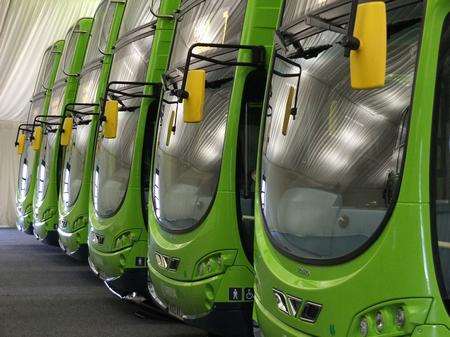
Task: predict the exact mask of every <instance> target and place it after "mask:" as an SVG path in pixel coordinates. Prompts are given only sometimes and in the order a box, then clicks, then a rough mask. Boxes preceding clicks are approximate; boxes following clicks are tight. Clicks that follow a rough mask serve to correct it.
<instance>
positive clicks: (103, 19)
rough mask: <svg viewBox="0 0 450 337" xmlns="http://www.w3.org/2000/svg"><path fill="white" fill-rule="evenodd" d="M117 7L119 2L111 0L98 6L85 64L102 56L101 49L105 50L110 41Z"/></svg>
mask: <svg viewBox="0 0 450 337" xmlns="http://www.w3.org/2000/svg"><path fill="white" fill-rule="evenodd" d="M116 7H117V4H116V3H113V2H111V1H109V0H106V1H103V2H102V3H101V4H100V5H99V6H98V8H97V11H96V12H95V17H94V24H93V25H92V30H91V38H90V39H89V47H88V51H87V54H86V61H85V64H89V63H91V62H92V61H94V60H96V59H98V58H101V57H102V53H101V52H100V49H101V50H102V51H104V50H105V48H106V45H107V43H108V37H109V33H110V32H111V24H112V21H113V19H114V12H115V10H116Z"/></svg>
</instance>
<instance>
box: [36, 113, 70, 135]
mask: <svg viewBox="0 0 450 337" xmlns="http://www.w3.org/2000/svg"><path fill="white" fill-rule="evenodd" d="M49 119H50V121H48V120H49ZM53 120H59V121H58V122H53ZM63 120H64V117H63V116H47V115H37V116H36V117H34V121H33V128H32V134H31V136H30V140H33V139H34V137H33V134H34V129H35V128H36V126H38V125H39V126H44V127H45V132H47V133H49V132H50V133H54V132H56V131H57V130H56V129H54V128H52V127H53V126H59V127H60V126H61V125H62V121H63Z"/></svg>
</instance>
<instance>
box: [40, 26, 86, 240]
mask: <svg viewBox="0 0 450 337" xmlns="http://www.w3.org/2000/svg"><path fill="white" fill-rule="evenodd" d="M92 24H93V19H92V18H82V19H80V20H78V22H77V23H76V24H75V25H74V26H73V27H72V28H71V29H70V30H69V33H68V36H67V38H66V46H65V49H64V52H63V55H62V62H61V64H60V65H59V69H58V74H57V76H56V83H55V85H54V87H53V91H52V97H51V101H50V106H49V109H48V114H47V117H46V118H40V119H39V120H37V123H36V124H40V125H42V127H43V129H44V130H45V131H44V135H43V137H42V144H41V151H40V158H39V163H38V165H39V167H38V170H37V184H36V187H35V190H34V199H33V212H34V218H35V222H34V225H33V227H34V228H33V229H34V235H35V236H36V237H37V238H38V239H39V240H41V241H43V242H45V243H49V244H57V242H58V232H57V228H58V218H59V216H58V196H59V180H60V166H61V147H60V124H61V122H62V119H63V117H64V115H63V114H64V110H65V106H66V105H67V104H70V103H73V102H75V99H76V95H77V89H78V82H79V74H80V71H81V69H82V67H83V64H84V59H85V55H86V51H87V47H88V43H89V38H90V32H91V28H92ZM39 121H41V122H39ZM50 122H51V123H53V125H48V124H47V125H46V124H45V123H50ZM57 124H59V125H57Z"/></svg>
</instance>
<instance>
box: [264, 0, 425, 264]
mask: <svg viewBox="0 0 450 337" xmlns="http://www.w3.org/2000/svg"><path fill="white" fill-rule="evenodd" d="M421 13H422V6H421V5H414V6H409V7H405V8H402V9H401V11H398V12H397V13H392V12H390V13H389V14H388V18H389V22H391V23H392V22H397V21H404V20H408V19H411V18H416V17H420V14H421ZM419 37H420V24H419V23H417V24H415V25H410V26H408V27H406V28H405V29H403V30H401V31H399V32H396V33H395V34H393V35H391V36H390V38H389V41H388V64H387V73H388V77H387V84H386V86H385V87H384V88H382V89H377V90H359V91H357V90H352V89H351V88H350V84H349V71H348V69H349V64H348V59H347V58H345V57H344V56H343V50H342V48H340V47H334V48H331V49H329V50H327V51H325V52H323V53H322V54H320V55H319V56H318V57H317V58H314V59H309V60H303V59H302V60H300V59H299V60H296V62H298V63H299V64H300V65H301V66H302V74H301V84H300V90H299V97H298V101H297V103H298V104H297V105H298V113H297V115H296V118H295V119H293V118H292V116H291V117H290V121H289V125H288V129H287V134H286V135H283V134H282V129H283V127H282V125H283V120H284V112H285V111H286V109H287V108H290V107H287V102H288V96H289V93H290V92H292V89H291V88H295V86H296V85H297V83H296V79H295V78H291V79H286V78H282V77H279V76H276V75H274V76H273V79H272V88H271V89H272V90H271V98H270V101H269V105H270V107H269V111H268V118H267V121H266V130H265V142H264V148H263V152H264V156H263V162H262V184H261V186H262V189H261V193H262V195H261V200H262V207H263V213H264V215H265V219H266V222H267V227H268V231H269V233H270V235H271V237H272V240H273V241H274V243H275V244H276V246H278V247H279V248H281V249H282V250H284V251H285V252H288V253H289V254H291V255H295V256H297V257H300V258H306V259H334V258H338V257H342V256H345V255H347V254H350V253H352V252H354V251H355V250H357V249H358V248H360V247H361V246H362V245H363V244H365V243H366V242H367V241H368V240H369V238H370V237H372V235H373V234H374V233H375V231H376V230H377V229H378V228H379V226H380V225H381V223H382V222H383V219H384V217H385V215H386V211H387V209H388V207H389V204H390V202H391V201H392V200H391V199H392V194H393V192H392V190H393V189H395V187H396V182H397V181H398V179H399V175H400V169H401V161H402V159H403V155H402V153H403V147H404V142H405V137H406V120H407V111H408V106H409V103H410V100H411V93H412V85H413V79H414V71H415V64H416V59H417V53H418V42H419ZM340 38H341V37H340V36H338V35H337V34H335V33H332V32H323V33H321V34H318V35H315V36H312V37H310V38H308V39H307V40H305V41H302V43H303V45H304V47H305V48H308V47H312V46H316V45H319V44H328V43H329V44H333V43H335V42H337V41H338V40H339V39H340ZM275 69H276V70H277V71H278V72H279V73H293V72H295V71H297V69H293V68H292V66H290V65H288V64H287V63H285V62H283V61H282V60H280V59H278V60H277V61H276V63H275Z"/></svg>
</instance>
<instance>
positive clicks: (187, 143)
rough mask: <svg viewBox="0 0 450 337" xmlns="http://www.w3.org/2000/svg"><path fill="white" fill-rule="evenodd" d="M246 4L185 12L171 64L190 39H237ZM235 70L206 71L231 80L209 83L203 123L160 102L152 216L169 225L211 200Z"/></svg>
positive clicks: (182, 225)
mask: <svg viewBox="0 0 450 337" xmlns="http://www.w3.org/2000/svg"><path fill="white" fill-rule="evenodd" d="M184 3H186V1H185V2H184ZM245 7H246V1H232V0H222V1H205V2H203V3H202V4H200V5H198V6H196V7H195V8H193V9H191V10H190V11H188V12H187V13H186V14H184V15H183V16H182V18H181V21H180V22H179V24H178V27H177V31H176V36H175V41H174V48H173V50H172V55H171V61H170V69H172V70H173V68H175V67H176V66H178V65H180V64H184V62H185V59H186V56H187V52H188V49H189V48H190V47H191V45H192V44H194V43H197V42H204V43H228V44H233V43H234V44H238V43H239V41H240V35H241V31H242V25H243V20H244V13H245ZM182 12H183V11H182ZM195 52H196V53H206V52H208V53H214V52H215V50H210V49H209V48H197V49H196V50H195ZM192 67H193V68H195V65H193V66H192ZM234 71H235V69H234V67H227V68H226V69H219V70H214V71H208V72H207V81H208V82H213V81H217V80H222V79H230V80H229V81H228V82H225V83H224V84H221V85H219V86H218V87H217V88H208V87H207V89H206V101H205V108H204V119H203V121H202V122H201V123H198V124H186V123H184V122H183V104H182V103H181V104H163V105H162V108H161V112H160V118H161V120H160V125H159V131H158V132H159V134H158V144H157V149H156V151H157V152H156V156H155V172H154V179H153V201H154V209H155V213H156V216H157V217H158V219H159V220H160V221H161V223H162V224H163V225H164V226H165V227H167V228H169V229H171V230H187V229H190V228H192V227H194V226H195V225H196V224H197V223H198V222H199V221H200V219H201V218H202V217H203V216H204V215H205V214H206V212H207V211H208V209H209V207H210V205H211V203H212V201H213V198H214V195H215V193H216V189H217V184H218V181H219V174H220V166H221V160H222V151H223V144H224V138H225V130H226V122H227V115H228V106H229V101H230V95H231V90H232V84H233V81H232V78H233V76H234ZM171 73H172V72H171ZM164 97H165V99H166V100H167V101H175V100H176V98H175V97H173V96H171V95H170V94H169V92H166V93H165V96H164ZM171 121H173V123H172V124H171Z"/></svg>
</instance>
